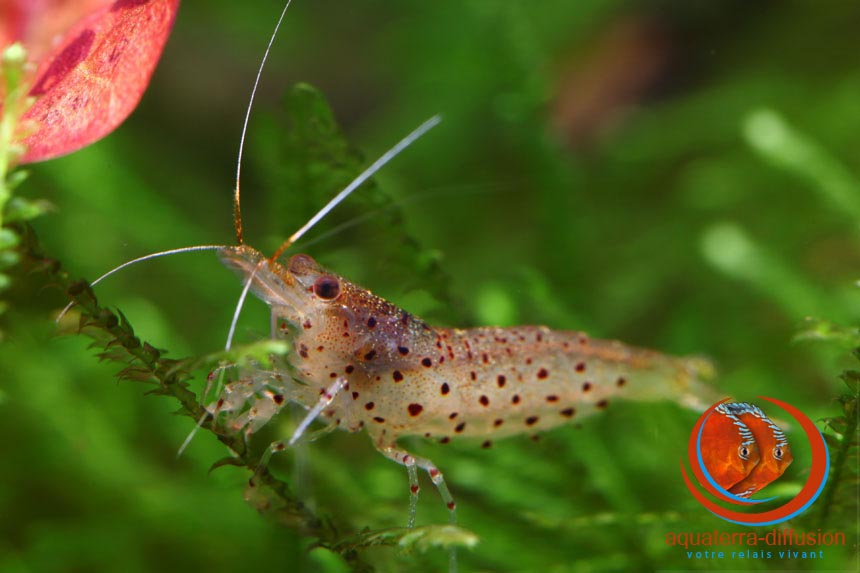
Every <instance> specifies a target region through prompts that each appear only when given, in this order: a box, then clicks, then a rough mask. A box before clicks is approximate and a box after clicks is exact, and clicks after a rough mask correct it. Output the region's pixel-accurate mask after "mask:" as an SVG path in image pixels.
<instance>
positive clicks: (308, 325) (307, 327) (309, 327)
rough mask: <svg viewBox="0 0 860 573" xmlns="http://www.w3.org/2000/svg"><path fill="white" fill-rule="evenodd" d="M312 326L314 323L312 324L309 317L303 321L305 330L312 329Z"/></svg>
mask: <svg viewBox="0 0 860 573" xmlns="http://www.w3.org/2000/svg"><path fill="white" fill-rule="evenodd" d="M312 326H313V324H311V321H310V319H308V320H306V321H304V322H303V323H302V328H304V329H305V330H310V329H311V327H312Z"/></svg>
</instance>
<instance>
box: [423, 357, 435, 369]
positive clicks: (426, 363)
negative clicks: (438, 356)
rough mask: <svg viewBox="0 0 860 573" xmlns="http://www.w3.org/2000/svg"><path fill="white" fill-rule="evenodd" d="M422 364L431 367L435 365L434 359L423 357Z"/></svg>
mask: <svg viewBox="0 0 860 573" xmlns="http://www.w3.org/2000/svg"><path fill="white" fill-rule="evenodd" d="M421 365H422V366H423V367H424V368H430V367H431V366H433V361H432V360H430V359H429V358H422V359H421Z"/></svg>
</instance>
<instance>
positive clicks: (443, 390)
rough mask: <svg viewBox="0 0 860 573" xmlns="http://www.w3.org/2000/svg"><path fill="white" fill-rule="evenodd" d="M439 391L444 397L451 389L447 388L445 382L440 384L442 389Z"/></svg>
mask: <svg viewBox="0 0 860 573" xmlns="http://www.w3.org/2000/svg"><path fill="white" fill-rule="evenodd" d="M440 391H441V392H442V395H443V396H444V395H446V394H447V393H448V392H450V391H451V387H450V386H448V383H447V382H443V383H442V389H441V390H440Z"/></svg>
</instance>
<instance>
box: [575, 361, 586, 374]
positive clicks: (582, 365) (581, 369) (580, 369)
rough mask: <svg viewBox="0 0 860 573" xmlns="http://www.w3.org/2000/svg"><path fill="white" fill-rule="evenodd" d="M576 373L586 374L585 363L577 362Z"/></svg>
mask: <svg viewBox="0 0 860 573" xmlns="http://www.w3.org/2000/svg"><path fill="white" fill-rule="evenodd" d="M576 371H577V372H585V362H577V364H576Z"/></svg>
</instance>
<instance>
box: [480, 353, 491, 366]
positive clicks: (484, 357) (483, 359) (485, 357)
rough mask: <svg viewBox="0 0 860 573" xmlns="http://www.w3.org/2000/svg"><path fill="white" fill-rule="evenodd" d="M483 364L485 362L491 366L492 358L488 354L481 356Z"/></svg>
mask: <svg viewBox="0 0 860 573" xmlns="http://www.w3.org/2000/svg"><path fill="white" fill-rule="evenodd" d="M481 362H483V363H484V364H489V363H490V357H489V355H487V353H486V352H484V353H483V354H481Z"/></svg>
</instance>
